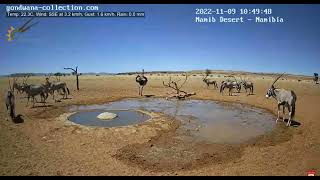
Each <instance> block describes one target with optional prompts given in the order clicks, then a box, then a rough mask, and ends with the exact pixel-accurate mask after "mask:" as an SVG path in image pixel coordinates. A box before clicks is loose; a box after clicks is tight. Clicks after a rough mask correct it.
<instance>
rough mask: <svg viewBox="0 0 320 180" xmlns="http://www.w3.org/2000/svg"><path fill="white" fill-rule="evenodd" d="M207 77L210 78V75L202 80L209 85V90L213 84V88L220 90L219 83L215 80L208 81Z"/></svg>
mask: <svg viewBox="0 0 320 180" xmlns="http://www.w3.org/2000/svg"><path fill="white" fill-rule="evenodd" d="M207 77H208V74H207V75H206V76H205V77H204V78H203V79H202V81H203V82H204V83H205V84H206V85H207V88H209V86H210V85H211V84H213V87H214V88H215V89H216V88H218V83H217V81H215V80H211V81H210V80H209V79H207Z"/></svg>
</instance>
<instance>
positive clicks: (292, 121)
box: [284, 119, 301, 127]
mask: <svg viewBox="0 0 320 180" xmlns="http://www.w3.org/2000/svg"><path fill="white" fill-rule="evenodd" d="M284 122H285V123H287V122H288V119H285V120H284ZM300 125H301V123H299V122H298V121H294V120H291V124H290V126H293V127H299V126H300Z"/></svg>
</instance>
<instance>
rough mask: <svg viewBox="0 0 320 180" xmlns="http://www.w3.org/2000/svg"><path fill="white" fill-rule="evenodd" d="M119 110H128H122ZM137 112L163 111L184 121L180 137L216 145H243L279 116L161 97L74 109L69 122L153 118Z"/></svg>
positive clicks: (109, 124) (111, 124)
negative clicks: (104, 115) (107, 115)
mask: <svg viewBox="0 0 320 180" xmlns="http://www.w3.org/2000/svg"><path fill="white" fill-rule="evenodd" d="M119 109H127V110H121V111H119ZM136 110H145V111H153V112H161V113H164V114H166V115H168V116H171V117H172V118H175V119H178V120H180V121H181V124H182V125H181V127H180V128H179V129H178V131H177V132H178V133H179V134H180V136H179V138H184V140H190V141H193V140H194V138H195V137H196V138H197V139H198V140H204V141H210V142H213V143H241V142H245V141H248V140H250V139H251V138H254V137H257V136H259V135H263V134H265V133H268V132H270V131H271V130H272V129H273V128H274V126H275V116H274V115H273V114H271V113H269V112H267V111H265V110H263V109H258V108H254V107H249V106H245V105H242V104H237V103H220V102H215V101H210V100H184V101H177V100H170V101H169V100H165V99H161V98H143V99H133V98H132V99H124V100H120V101H115V102H111V103H107V104H102V105H80V106H72V107H71V109H70V111H76V112H77V113H75V114H74V115H72V116H70V117H69V120H70V121H72V122H75V123H78V124H82V125H88V126H103V127H115V126H126V125H131V124H138V123H142V122H143V121H146V120H147V119H149V118H150V117H149V116H148V115H146V114H144V113H140V112H138V111H136ZM102 112H111V113H115V114H117V115H118V116H117V117H116V118H114V119H112V120H109V121H102V120H99V119H97V116H98V115H99V114H100V113H102Z"/></svg>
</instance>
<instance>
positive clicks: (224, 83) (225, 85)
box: [220, 81, 241, 96]
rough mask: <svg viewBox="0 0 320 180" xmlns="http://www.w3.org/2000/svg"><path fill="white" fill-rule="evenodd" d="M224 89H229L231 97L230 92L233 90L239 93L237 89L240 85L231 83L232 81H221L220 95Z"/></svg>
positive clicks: (230, 94) (230, 93)
mask: <svg viewBox="0 0 320 180" xmlns="http://www.w3.org/2000/svg"><path fill="white" fill-rule="evenodd" d="M225 88H228V89H229V96H232V90H233V89H237V90H238V91H239V89H240V88H241V87H240V85H239V84H238V83H236V82H234V81H233V82H232V81H222V82H221V86H220V93H222V94H223V91H224V89H225Z"/></svg>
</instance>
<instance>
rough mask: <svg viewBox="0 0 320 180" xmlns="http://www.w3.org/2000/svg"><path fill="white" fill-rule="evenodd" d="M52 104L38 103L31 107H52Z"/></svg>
mask: <svg viewBox="0 0 320 180" xmlns="http://www.w3.org/2000/svg"><path fill="white" fill-rule="evenodd" d="M52 106H53V105H52V104H47V105H38V106H34V107H31V108H40V107H52Z"/></svg>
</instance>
